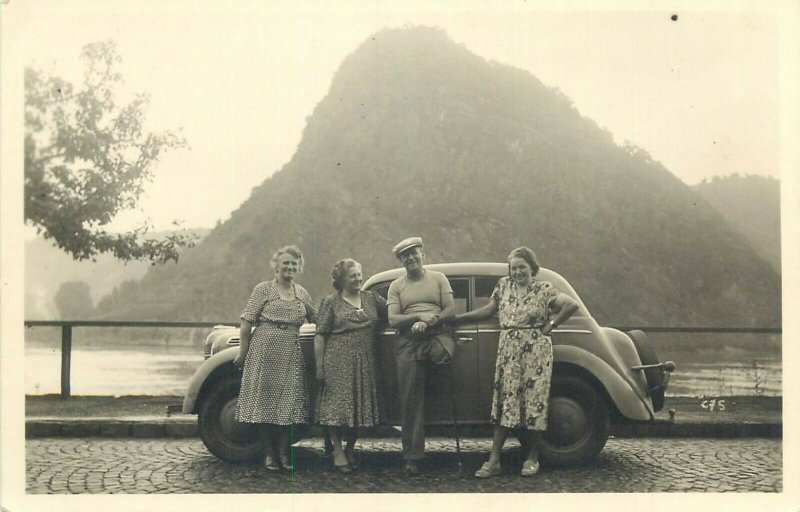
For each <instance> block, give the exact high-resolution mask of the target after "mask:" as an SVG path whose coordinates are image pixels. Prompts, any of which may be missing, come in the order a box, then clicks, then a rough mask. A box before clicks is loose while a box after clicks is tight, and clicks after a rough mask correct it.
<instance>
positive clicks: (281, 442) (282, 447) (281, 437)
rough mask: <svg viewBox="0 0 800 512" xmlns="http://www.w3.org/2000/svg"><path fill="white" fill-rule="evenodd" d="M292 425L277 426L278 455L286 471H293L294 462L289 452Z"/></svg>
mask: <svg viewBox="0 0 800 512" xmlns="http://www.w3.org/2000/svg"><path fill="white" fill-rule="evenodd" d="M293 427H294V425H277V429H278V454H279V457H280V459H281V465H282V466H283V467H284V468H286V469H288V470H290V471H291V470H292V469H294V460H293V457H292V453H291V450H290V439H291V435H292V428H293Z"/></svg>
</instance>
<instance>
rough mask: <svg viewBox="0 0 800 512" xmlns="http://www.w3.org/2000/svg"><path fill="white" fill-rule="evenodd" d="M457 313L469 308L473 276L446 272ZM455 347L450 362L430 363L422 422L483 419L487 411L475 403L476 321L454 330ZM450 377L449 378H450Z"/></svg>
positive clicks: (481, 420)
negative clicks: (454, 274)
mask: <svg viewBox="0 0 800 512" xmlns="http://www.w3.org/2000/svg"><path fill="white" fill-rule="evenodd" d="M447 279H448V280H449V281H450V287H451V288H452V289H453V299H454V301H455V305H456V313H464V312H466V311H470V310H471V309H472V278H471V277H470V276H463V277H462V276H448V278H447ZM453 335H454V341H455V342H456V345H457V349H456V354H455V357H454V358H453V361H452V362H451V363H450V364H449V365H440V366H435V365H430V367H429V369H428V373H427V379H426V381H425V384H426V385H425V388H426V389H425V393H426V395H425V422H426V423H428V424H446V425H450V424H452V423H453V419H454V417H455V419H456V420H457V421H458V423H475V422H479V423H485V422H486V420H487V418H488V415H487V412H486V411H481V410H480V406H479V404H477V403H476V400H475V393H477V392H478V382H477V378H476V377H477V375H478V349H477V343H476V341H477V336H478V331H477V329H476V327H475V324H466V325H461V326H459V327H458V329H456V330H455V332H454V333H453ZM451 379H452V381H451Z"/></svg>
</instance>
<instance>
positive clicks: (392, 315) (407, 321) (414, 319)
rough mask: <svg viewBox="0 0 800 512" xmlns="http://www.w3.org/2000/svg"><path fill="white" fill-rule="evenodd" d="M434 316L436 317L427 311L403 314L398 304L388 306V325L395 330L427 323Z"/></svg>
mask: <svg viewBox="0 0 800 512" xmlns="http://www.w3.org/2000/svg"><path fill="white" fill-rule="evenodd" d="M435 316H436V315H434V314H433V313H431V312H428V311H423V312H420V313H406V314H404V313H402V312H401V311H400V304H397V303H392V304H389V325H390V326H392V327H394V328H395V329H401V330H402V329H406V328H408V327H411V326H413V325H414V324H416V323H427V322H429V321H431V320H433V318H434V317H435ZM426 320H427V322H426Z"/></svg>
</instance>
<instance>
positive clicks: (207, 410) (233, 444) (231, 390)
mask: <svg viewBox="0 0 800 512" xmlns="http://www.w3.org/2000/svg"><path fill="white" fill-rule="evenodd" d="M240 386H241V377H239V376H238V375H230V376H227V377H223V378H222V379H221V380H220V381H219V382H217V383H216V384H215V385H214V387H213V388H212V389H211V390H210V391H209V393H208V395H207V396H206V399H205V400H204V401H203V404H202V405H201V407H200V412H199V414H198V418H197V422H198V426H199V430H200V438H201V439H202V440H203V444H205V445H206V448H208V451H210V452H211V453H213V454H214V455H216V456H217V457H219V458H220V459H223V460H227V461H230V462H249V461H255V460H258V459H259V458H260V456H261V454H262V453H263V447H262V446H261V441H260V440H259V437H258V430H257V427H256V426H255V425H253V424H249V423H239V422H238V421H236V402H237V401H238V399H239V388H240Z"/></svg>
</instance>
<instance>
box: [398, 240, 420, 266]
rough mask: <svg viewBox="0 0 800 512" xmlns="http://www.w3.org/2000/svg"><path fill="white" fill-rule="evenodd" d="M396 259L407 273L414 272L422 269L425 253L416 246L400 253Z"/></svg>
mask: <svg viewBox="0 0 800 512" xmlns="http://www.w3.org/2000/svg"><path fill="white" fill-rule="evenodd" d="M397 259H399V260H400V263H401V264H402V265H403V266H404V267H405V268H406V271H407V272H414V271H416V270H419V269H421V268H422V264H423V263H424V262H425V252H424V251H423V250H422V247H420V246H416V247H412V248H410V249H407V250H405V251H403V252H401V253H400V254H399V255H398V256H397Z"/></svg>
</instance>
